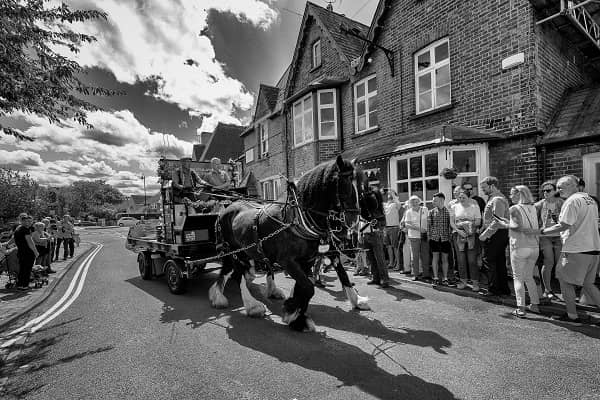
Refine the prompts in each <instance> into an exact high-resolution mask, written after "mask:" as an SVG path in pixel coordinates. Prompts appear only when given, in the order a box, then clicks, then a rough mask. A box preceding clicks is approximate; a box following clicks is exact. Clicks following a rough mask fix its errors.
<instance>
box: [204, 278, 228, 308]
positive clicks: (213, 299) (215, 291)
mask: <svg viewBox="0 0 600 400" xmlns="http://www.w3.org/2000/svg"><path fill="white" fill-rule="evenodd" d="M208 299H209V300H210V305H211V306H213V307H214V308H227V307H229V300H227V297H225V295H224V294H223V292H221V290H220V289H219V286H218V284H217V283H215V284H214V285H212V286H211V287H210V289H209V290H208Z"/></svg>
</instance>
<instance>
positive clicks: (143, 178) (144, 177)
mask: <svg viewBox="0 0 600 400" xmlns="http://www.w3.org/2000/svg"><path fill="white" fill-rule="evenodd" d="M141 178H142V181H144V207H146V175H144V174H142V176H141Z"/></svg>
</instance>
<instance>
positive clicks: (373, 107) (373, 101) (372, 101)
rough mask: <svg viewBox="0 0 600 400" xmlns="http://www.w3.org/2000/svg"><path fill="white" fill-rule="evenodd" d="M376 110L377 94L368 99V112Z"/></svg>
mask: <svg viewBox="0 0 600 400" xmlns="http://www.w3.org/2000/svg"><path fill="white" fill-rule="evenodd" d="M375 110H377V96H374V97H371V98H370V99H369V112H372V111H375Z"/></svg>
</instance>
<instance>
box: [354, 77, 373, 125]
mask: <svg viewBox="0 0 600 400" xmlns="http://www.w3.org/2000/svg"><path fill="white" fill-rule="evenodd" d="M373 78H375V79H377V75H376V74H373V75H370V76H367V77H366V78H364V79H361V80H360V81H358V82H356V83H355V84H354V131H355V132H356V133H362V132H366V131H368V130H370V129H374V128H377V127H378V126H379V119H378V124H377V125H373V126H371V121H370V117H369V114H370V113H371V112H370V110H369V99H371V98H373V97H376V96H377V87H376V88H375V91H373V92H369V80H371V79H373ZM361 84H364V85H365V94H364V96H361V97H358V94H357V88H358V86H360V85H361ZM360 101H364V102H365V117H366V124H365V129H363V130H358V117H359V116H358V103H359V102H360ZM376 111H377V110H376Z"/></svg>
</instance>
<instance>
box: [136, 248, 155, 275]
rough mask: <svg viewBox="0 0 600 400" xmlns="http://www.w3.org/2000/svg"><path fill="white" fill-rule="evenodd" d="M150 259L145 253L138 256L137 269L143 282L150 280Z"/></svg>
mask: <svg viewBox="0 0 600 400" xmlns="http://www.w3.org/2000/svg"><path fill="white" fill-rule="evenodd" d="M151 262H152V259H151V258H150V255H149V254H147V253H146V252H141V253H139V254H138V269H139V270H140V276H141V277H142V279H143V280H149V279H152V264H151Z"/></svg>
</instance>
